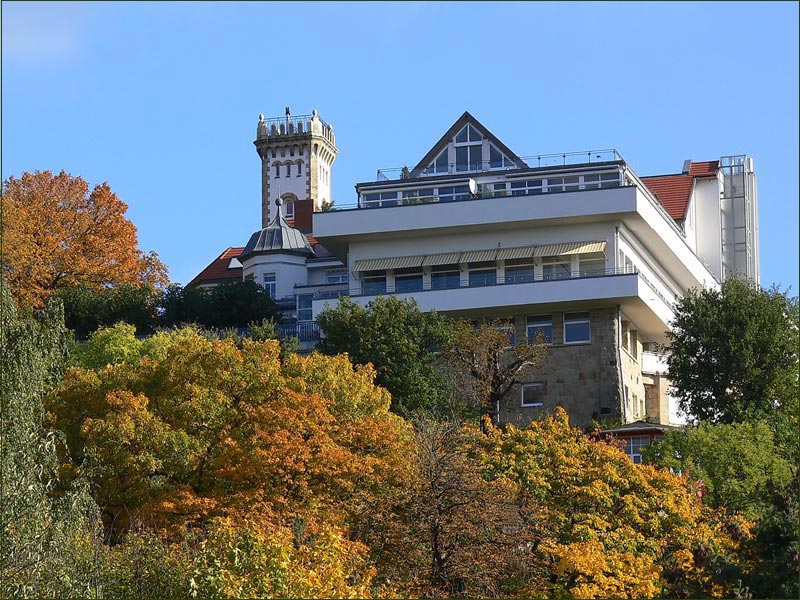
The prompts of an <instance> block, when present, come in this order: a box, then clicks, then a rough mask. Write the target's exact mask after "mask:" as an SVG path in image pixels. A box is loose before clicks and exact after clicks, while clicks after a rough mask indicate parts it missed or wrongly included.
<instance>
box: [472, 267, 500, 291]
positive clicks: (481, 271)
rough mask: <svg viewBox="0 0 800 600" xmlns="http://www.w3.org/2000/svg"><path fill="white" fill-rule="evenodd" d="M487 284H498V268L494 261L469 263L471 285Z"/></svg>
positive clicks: (481, 285)
mask: <svg viewBox="0 0 800 600" xmlns="http://www.w3.org/2000/svg"><path fill="white" fill-rule="evenodd" d="M487 285H497V268H496V267H495V266H494V263H492V262H483V263H469V287H483V286H487Z"/></svg>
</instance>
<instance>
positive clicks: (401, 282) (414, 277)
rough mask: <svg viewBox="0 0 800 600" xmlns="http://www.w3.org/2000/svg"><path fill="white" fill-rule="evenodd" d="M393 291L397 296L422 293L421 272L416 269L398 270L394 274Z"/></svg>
mask: <svg viewBox="0 0 800 600" xmlns="http://www.w3.org/2000/svg"><path fill="white" fill-rule="evenodd" d="M394 291H395V292H397V293H398V294H403V293H406V292H420V291H422V272H421V271H419V270H417V269H398V270H396V271H395V272H394Z"/></svg>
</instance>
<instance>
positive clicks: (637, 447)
mask: <svg viewBox="0 0 800 600" xmlns="http://www.w3.org/2000/svg"><path fill="white" fill-rule="evenodd" d="M649 445H650V436H649V435H633V436H631V437H629V438H626V439H625V454H627V455H628V456H630V457H631V460H632V461H633V462H635V463H636V464H637V465H639V464H641V463H642V448H646V447H647V446H649Z"/></svg>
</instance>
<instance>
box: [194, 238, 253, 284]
mask: <svg viewBox="0 0 800 600" xmlns="http://www.w3.org/2000/svg"><path fill="white" fill-rule="evenodd" d="M242 251H244V246H241V247H238V246H236V247H233V246H231V247H230V248H228V249H227V250H225V251H224V252H223V253H222V254H220V255H219V256H218V257H217V258H215V259H214V260H213V261H212V263H211V264H210V265H208V266H207V267H206V268H205V269H203V270H202V271H201V272H200V274H199V275H198V276H197V277H195V278H194V279H192V280H191V281H190V282H189V283H188V284H187V285H200V284H202V283H221V282H223V281H233V280H235V279H238V280H239V281H241V280H242V267H233V268H228V267H229V265H230V263H231V260H232V259H234V258H237V257H239V256H240V255H241V254H242Z"/></svg>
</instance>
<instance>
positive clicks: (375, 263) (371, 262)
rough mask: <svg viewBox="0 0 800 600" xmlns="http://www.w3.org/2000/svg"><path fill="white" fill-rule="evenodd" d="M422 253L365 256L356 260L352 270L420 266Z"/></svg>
mask: <svg viewBox="0 0 800 600" xmlns="http://www.w3.org/2000/svg"><path fill="white" fill-rule="evenodd" d="M423 258H425V257H424V256H422V255H417V256H396V257H392V258H367V259H362V260H357V261H356V264H355V266H354V267H353V271H356V272H362V271H385V270H386V269H407V268H409V267H421V266H422V259H423Z"/></svg>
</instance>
